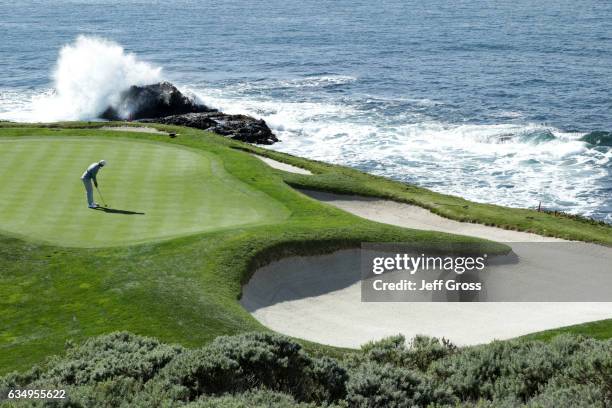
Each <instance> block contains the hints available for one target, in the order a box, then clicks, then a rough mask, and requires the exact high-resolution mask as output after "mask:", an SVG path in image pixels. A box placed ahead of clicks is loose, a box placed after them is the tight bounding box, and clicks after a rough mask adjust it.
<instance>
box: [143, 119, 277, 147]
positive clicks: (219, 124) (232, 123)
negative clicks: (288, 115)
mask: <svg viewBox="0 0 612 408" xmlns="http://www.w3.org/2000/svg"><path fill="white" fill-rule="evenodd" d="M143 122H157V123H163V124H166V125H178V126H188V127H193V128H197V129H202V130H208V131H210V132H214V133H217V134H220V135H223V136H228V137H231V138H232V139H236V140H240V141H243V142H248V143H257V144H267V145H269V144H273V143H275V142H278V139H277V138H276V136H275V135H274V134H273V133H272V131H271V130H270V128H269V127H268V125H266V122H265V121H264V120H263V119H255V118H252V117H250V116H246V115H227V114H225V113H221V112H205V113H186V114H184V115H173V116H166V117H165V118H159V119H148V120H144V121H143Z"/></svg>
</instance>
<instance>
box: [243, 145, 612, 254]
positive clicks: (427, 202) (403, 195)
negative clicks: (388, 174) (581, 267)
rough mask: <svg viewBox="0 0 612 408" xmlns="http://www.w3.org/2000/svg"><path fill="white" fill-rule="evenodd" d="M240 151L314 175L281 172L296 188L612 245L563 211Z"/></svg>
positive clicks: (601, 232) (601, 231) (597, 226)
mask: <svg viewBox="0 0 612 408" xmlns="http://www.w3.org/2000/svg"><path fill="white" fill-rule="evenodd" d="M238 148H239V149H242V150H246V151H249V152H252V153H257V154H260V155H263V156H266V157H270V158H272V159H275V160H279V161H282V162H285V163H288V164H292V165H295V166H299V167H302V168H305V169H308V170H310V171H311V172H313V173H314V175H312V176H305V175H301V174H295V173H285V172H283V179H284V180H285V182H287V183H288V184H290V185H292V186H295V187H298V188H306V189H313V190H321V191H331V192H336V193H343V194H357V195H363V196H369V197H380V198H386V199H390V200H393V201H398V202H404V203H408V204H414V205H417V206H419V207H423V208H426V209H428V210H430V211H432V212H433V213H435V214H438V215H440V216H442V217H446V218H450V219H453V220H457V221H462V222H472V223H478V224H485V225H492V226H497V227H500V228H504V229H510V230H517V231H526V232H533V233H536V234H539V235H544V236H551V237H557V238H563V239H568V240H575V241H586V242H596V243H599V244H603V245H608V246H610V245H612V226H610V225H609V224H605V223H604V222H598V221H594V220H591V219H588V218H582V217H577V216H571V215H568V214H562V213H556V214H555V213H548V212H539V211H536V210H532V209H522V208H509V207H503V206H499V205H493V204H482V203H475V202H472V201H468V200H465V199H463V198H461V197H456V196H451V195H446V194H440V193H436V192H434V191H431V190H427V189H425V188H420V187H417V186H414V185H409V184H404V183H401V182H398V181H394V180H390V179H387V178H384V177H379V176H374V175H371V174H366V173H363V172H360V171H358V170H355V169H351V168H348V167H343V166H337V165H332V164H326V163H322V162H317V161H312V160H307V159H303V158H300V157H295V156H291V155H288V154H285V153H279V152H274V151H270V150H266V149H262V148H258V147H255V146H250V145H249V146H238Z"/></svg>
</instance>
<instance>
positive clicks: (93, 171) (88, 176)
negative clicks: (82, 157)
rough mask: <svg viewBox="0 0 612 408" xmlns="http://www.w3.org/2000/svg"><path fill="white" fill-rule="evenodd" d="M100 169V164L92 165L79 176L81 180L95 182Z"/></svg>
mask: <svg viewBox="0 0 612 408" xmlns="http://www.w3.org/2000/svg"><path fill="white" fill-rule="evenodd" d="M100 167H102V166H100V163H92V164H91V165H90V166H89V167H88V168H87V170H85V173H83V175H82V176H81V180H95V179H96V176H97V175H98V170H100Z"/></svg>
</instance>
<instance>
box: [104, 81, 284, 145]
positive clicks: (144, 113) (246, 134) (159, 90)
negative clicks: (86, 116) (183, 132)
mask: <svg viewBox="0 0 612 408" xmlns="http://www.w3.org/2000/svg"><path fill="white" fill-rule="evenodd" d="M100 117H101V118H103V119H108V120H125V119H129V120H141V121H143V122H155V123H163V124H167V125H179V126H188V127H193V128H197V129H203V130H208V131H210V132H215V133H218V134H220V135H223V136H228V137H231V138H232V139H236V140H240V141H243V142H249V143H258V144H272V143H275V142H278V139H277V138H276V136H274V134H273V133H272V131H271V130H270V128H269V127H268V125H267V124H266V122H265V121H264V120H262V119H255V118H252V117H250V116H246V115H228V114H225V113H222V112H219V111H218V110H216V109H212V108H209V107H207V106H206V105H202V104H199V103H197V102H196V101H195V100H194V99H192V98H189V97H188V96H186V95H184V94H183V93H181V91H179V90H178V89H177V88H176V87H175V86H174V85H172V84H171V83H169V82H161V83H159V84H153V85H145V86H132V87H130V89H128V90H127V91H125V92H123V94H122V95H121V98H120V101H119V103H118V105H117V106H111V107H108V109H106V111H104V113H103V114H102V115H101V116H100Z"/></svg>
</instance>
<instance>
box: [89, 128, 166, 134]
mask: <svg viewBox="0 0 612 408" xmlns="http://www.w3.org/2000/svg"><path fill="white" fill-rule="evenodd" d="M100 130H116V131H119V132H136V133H158V134H162V135H167V134H168V132H164V131H161V130H157V129H155V128H151V127H146V126H138V127H136V126H102V127H101V128H100Z"/></svg>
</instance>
